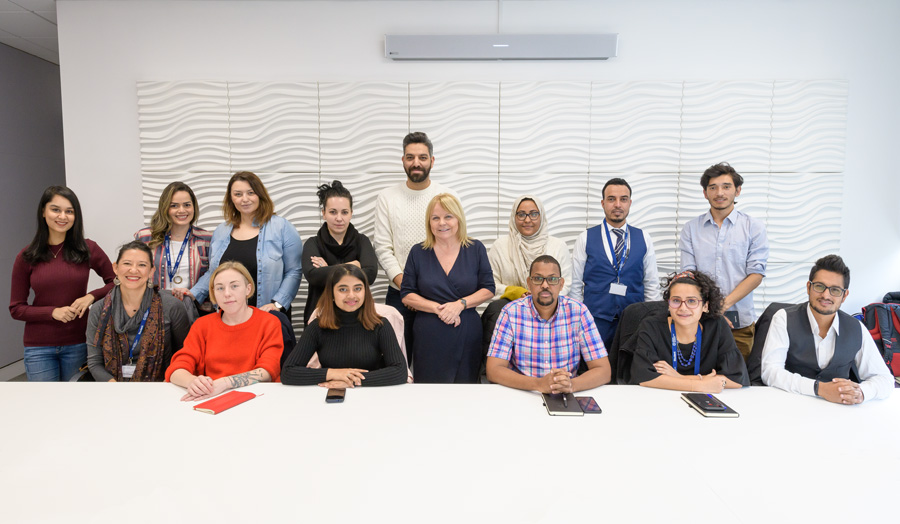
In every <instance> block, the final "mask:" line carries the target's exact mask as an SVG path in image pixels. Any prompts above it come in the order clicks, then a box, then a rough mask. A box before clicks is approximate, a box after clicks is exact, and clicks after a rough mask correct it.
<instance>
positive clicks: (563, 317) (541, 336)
mask: <svg viewBox="0 0 900 524" xmlns="http://www.w3.org/2000/svg"><path fill="white" fill-rule="evenodd" d="M488 356H489V357H496V358H500V359H503V360H508V361H509V364H510V368H512V369H514V370H516V371H518V372H519V373H522V374H523V375H527V376H529V377H535V378H537V377H543V376H544V375H546V374H547V373H549V372H550V371H551V370H553V369H566V370H568V371H569V373H571V374H572V376H574V375H575V373H576V372H577V371H578V364H579V361H580V359H581V358H584V360H585V361H590V360H597V359H599V358H603V357H605V356H606V348H605V347H603V340H601V339H600V334H599V333H598V332H597V326H596V325H595V324H594V318H593V317H592V316H591V313H590V311H589V310H588V308H587V306H585V305H584V304H582V303H581V302H578V301H576V300H572V299H570V298H567V297H565V296H560V297H559V304H558V305H557V307H556V312H555V313H554V314H553V316H552V317H550V319H549V320H544V319H543V318H541V316H540V315H539V314H538V312H537V309H535V307H534V302H533V300H532V297H530V296H528V297H522V298H520V299H519V300H516V301H513V302H510V303H509V304H507V305H506V307H504V308H503V311H501V312H500V318H498V319H497V327H496V328H495V329H494V336H493V338H492V339H491V348H490V350H489V351H488Z"/></svg>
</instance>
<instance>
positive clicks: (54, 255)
mask: <svg viewBox="0 0 900 524" xmlns="http://www.w3.org/2000/svg"><path fill="white" fill-rule="evenodd" d="M63 247H65V244H60V245H59V249H57V250H56V253H54V252H53V250H52V249H51V250H50V254H51V255H53V258H56V257H57V256H58V255H59V253H60V252H61V251H62V250H63Z"/></svg>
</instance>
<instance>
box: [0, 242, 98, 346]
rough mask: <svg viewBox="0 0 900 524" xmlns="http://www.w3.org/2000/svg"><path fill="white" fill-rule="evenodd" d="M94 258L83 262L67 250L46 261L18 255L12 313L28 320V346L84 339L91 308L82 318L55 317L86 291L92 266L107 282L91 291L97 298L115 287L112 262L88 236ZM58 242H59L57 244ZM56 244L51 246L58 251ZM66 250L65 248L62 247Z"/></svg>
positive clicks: (15, 317)
mask: <svg viewBox="0 0 900 524" xmlns="http://www.w3.org/2000/svg"><path fill="white" fill-rule="evenodd" d="M86 242H87V245H88V249H89V250H90V253H91V258H90V260H89V261H88V262H85V263H83V264H72V263H71V262H66V261H65V260H63V254H64V251H63V252H61V253H59V254H58V255H57V257H56V258H51V259H50V260H49V261H47V262H39V263H38V264H37V265H34V266H32V265H31V264H29V263H28V262H25V259H24V258H23V256H22V253H24V252H25V250H24V249H23V250H22V251H20V252H19V255H18V256H17V257H16V261H15V263H14V264H13V270H12V285H11V286H10V293H9V313H10V314H11V315H12V317H13V318H14V319H16V320H24V321H25V346H26V347H28V346H67V345H70V344H82V343H84V341H85V335H84V332H85V329H86V328H87V321H88V312H87V311H85V312H84V314H83V315H82V316H81V318H75V320H73V321H71V322H66V323H62V322H59V321H58V320H54V318H53V310H54V309H56V308H58V307H62V306H70V305H72V302H74V301H75V300H76V299H78V298H81V297H83V296H84V295H86V294H87V285H88V277H90V274H91V270H92V269H93V270H94V271H95V272H96V273H97V274H98V275H100V277H101V278H103V282H104V283H105V284H106V285H105V286H103V287H101V288H99V289H95V290H93V291H91V294H92V295H94V301H95V302H96V301H99V300H100V299H101V298H103V297H105V296H106V294H107V293H109V291H110V290H111V289H112V287H113V283H112V281H113V278H115V276H116V275H115V273H113V268H112V264H110V262H109V258H108V257H107V256H106V253H104V252H103V250H102V249H100V246H98V245H97V244H96V243H95V242H94V241H92V240H86ZM57 246H58V245H57ZM57 246H50V249H51V250H52V251H53V252H54V253H56V249H58V247H57ZM63 250H65V248H63ZM31 290H34V301H32V303H31V304H29V303H28V295H29V293H30V291H31Z"/></svg>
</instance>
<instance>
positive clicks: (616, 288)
mask: <svg viewBox="0 0 900 524" xmlns="http://www.w3.org/2000/svg"><path fill="white" fill-rule="evenodd" d="M626 291H628V286H626V285H625V284H619V283H618V282H613V283H612V284H610V285H609V293H610V294H611V295H619V296H620V297H624V296H625V292H626Z"/></svg>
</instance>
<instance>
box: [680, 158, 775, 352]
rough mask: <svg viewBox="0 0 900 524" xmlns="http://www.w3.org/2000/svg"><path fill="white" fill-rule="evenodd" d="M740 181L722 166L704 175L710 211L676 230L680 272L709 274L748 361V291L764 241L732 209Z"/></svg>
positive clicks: (760, 270)
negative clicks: (722, 300)
mask: <svg viewBox="0 0 900 524" xmlns="http://www.w3.org/2000/svg"><path fill="white" fill-rule="evenodd" d="M743 183H744V178H743V177H742V176H741V175H739V174H738V172H737V171H735V170H734V168H733V167H731V166H730V165H728V163H727V162H722V163H721V164H716V165H714V166H711V167H710V168H709V169H707V170H706V171H704V172H703V176H701V177H700V185H701V186H703V196H704V197H706V199H707V200H708V201H709V206H710V208H709V211H707V212H706V213H704V214H702V215H700V216H699V217H697V218H695V219H694V220H691V221H690V222H688V223H687V224H686V225H685V226H684V229H682V230H681V242H680V245H679V247H680V249H681V270H682V271H684V270H688V269H690V270H695V269H696V270H700V271H703V272H704V273H707V274H708V275H710V276H711V277H712V278H713V279H714V280H715V281H716V284H718V286H719V288H720V289H721V290H722V293H723V294H725V295H726V296H725V304H724V308H723V309H724V310H725V318H726V320H728V323H729V324H730V325H731V329H732V334H734V341H735V342H736V343H737V347H738V349H740V350H741V354H742V355H744V359H745V360H746V359H747V357H749V356H750V348H751V347H752V346H753V332H754V328H755V325H756V313H755V312H754V311H753V290H754V289H756V287H757V286H759V284H760V282H762V279H763V277H764V276H765V275H766V261H767V260H768V258H769V240H768V239H767V238H766V227H765V225H763V223H762V221H760V220H757V219H755V218H752V217H750V216H748V215H746V214H744V213H742V212H740V211H738V210H737V209H735V208H734V205H735V203H736V202H735V198H737V196H738V195H740V194H741V186H742V185H743Z"/></svg>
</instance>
